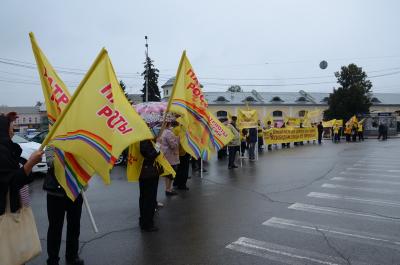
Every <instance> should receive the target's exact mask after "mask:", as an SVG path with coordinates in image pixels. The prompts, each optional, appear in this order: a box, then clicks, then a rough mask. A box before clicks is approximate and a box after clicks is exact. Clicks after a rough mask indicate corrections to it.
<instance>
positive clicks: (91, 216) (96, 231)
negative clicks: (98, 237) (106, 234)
mask: <svg viewBox="0 0 400 265" xmlns="http://www.w3.org/2000/svg"><path fill="white" fill-rule="evenodd" d="M82 198H83V201H84V203H85V206H86V210H87V211H88V214H89V218H90V222H91V223H92V227H93V230H94V232H95V233H98V232H99V229H97V225H96V222H95V220H94V218H93V214H92V210H91V209H90V205H89V202H88V199H87V197H86V194H85V192H84V191H83V190H82Z"/></svg>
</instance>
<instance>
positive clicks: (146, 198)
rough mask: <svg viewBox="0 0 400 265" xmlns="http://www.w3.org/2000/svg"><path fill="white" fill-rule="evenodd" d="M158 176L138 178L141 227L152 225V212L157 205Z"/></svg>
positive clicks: (145, 227)
mask: <svg viewBox="0 0 400 265" xmlns="http://www.w3.org/2000/svg"><path fill="white" fill-rule="evenodd" d="M158 179H159V178H158V177H157V178H150V179H139V188H140V197H139V209H140V217H139V225H140V227H141V228H143V229H147V228H151V227H153V226H154V221H153V218H154V212H155V210H156V207H157V188H158Z"/></svg>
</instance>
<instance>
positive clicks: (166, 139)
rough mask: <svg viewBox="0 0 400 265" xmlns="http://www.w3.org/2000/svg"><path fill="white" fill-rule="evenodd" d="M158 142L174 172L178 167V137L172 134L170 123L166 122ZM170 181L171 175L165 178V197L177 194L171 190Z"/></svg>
mask: <svg viewBox="0 0 400 265" xmlns="http://www.w3.org/2000/svg"><path fill="white" fill-rule="evenodd" d="M159 142H160V145H161V151H162V152H163V154H164V155H165V158H166V159H167V160H168V162H169V163H170V164H171V166H172V168H173V169H174V170H175V172H176V171H177V169H178V165H179V136H176V135H175V134H174V133H173V132H172V122H167V125H166V128H165V130H164V131H163V132H162V135H161V138H160V140H159ZM172 179H173V178H172V175H168V176H165V195H166V196H174V195H177V194H178V193H177V192H176V191H174V190H173V189H172Z"/></svg>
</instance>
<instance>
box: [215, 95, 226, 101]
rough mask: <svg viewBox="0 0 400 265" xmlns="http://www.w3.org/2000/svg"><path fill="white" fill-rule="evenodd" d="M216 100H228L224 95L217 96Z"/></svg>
mask: <svg viewBox="0 0 400 265" xmlns="http://www.w3.org/2000/svg"><path fill="white" fill-rule="evenodd" d="M215 101H220V102H221V101H222V102H226V101H228V100H227V99H226V98H225V97H224V96H219V97H217V99H216V100H215Z"/></svg>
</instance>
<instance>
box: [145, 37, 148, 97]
mask: <svg viewBox="0 0 400 265" xmlns="http://www.w3.org/2000/svg"><path fill="white" fill-rule="evenodd" d="M144 39H145V41H146V44H145V45H144V46H145V47H146V102H148V101H149V45H148V44H147V36H144Z"/></svg>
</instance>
